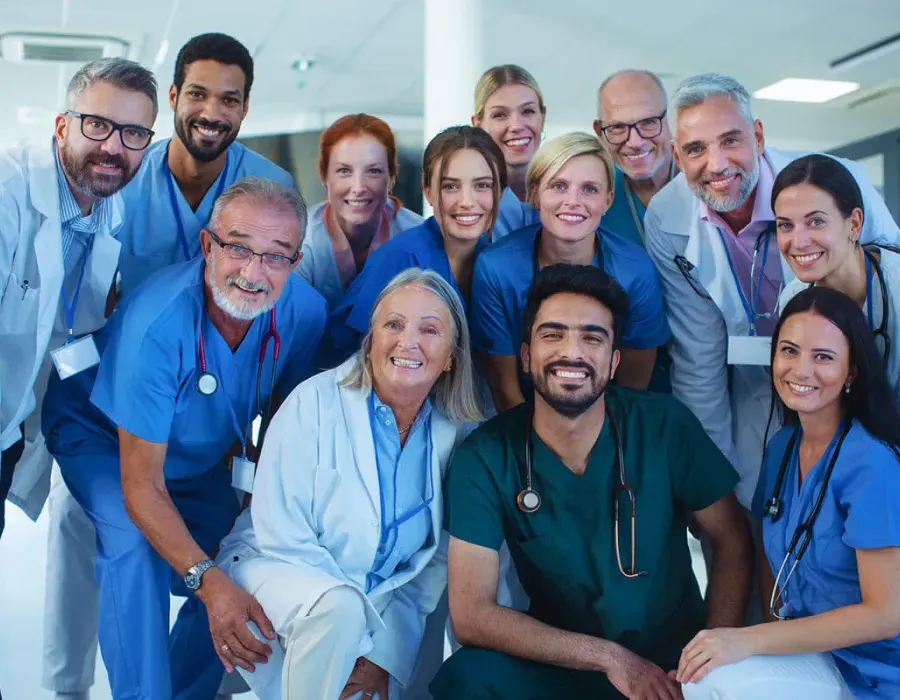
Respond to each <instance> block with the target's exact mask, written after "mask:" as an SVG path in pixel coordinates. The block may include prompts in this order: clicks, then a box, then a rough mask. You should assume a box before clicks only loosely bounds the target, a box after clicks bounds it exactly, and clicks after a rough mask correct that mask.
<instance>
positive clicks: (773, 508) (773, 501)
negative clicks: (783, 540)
mask: <svg viewBox="0 0 900 700" xmlns="http://www.w3.org/2000/svg"><path fill="white" fill-rule="evenodd" d="M763 511H764V512H765V514H766V515H768V516H769V517H770V518H772V522H775V521H776V520H778V518H780V517H781V500H780V499H778V498H770V499H769V500H768V501H766V505H765V506H764V507H763Z"/></svg>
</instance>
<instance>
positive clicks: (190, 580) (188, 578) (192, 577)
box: [184, 571, 200, 591]
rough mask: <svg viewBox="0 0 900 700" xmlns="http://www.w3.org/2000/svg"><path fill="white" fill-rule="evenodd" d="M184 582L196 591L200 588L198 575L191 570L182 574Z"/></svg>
mask: <svg viewBox="0 0 900 700" xmlns="http://www.w3.org/2000/svg"><path fill="white" fill-rule="evenodd" d="M184 583H185V584H186V585H187V587H188V588H190V589H191V590H192V591H196V590H197V589H198V588H200V577H199V576H197V574H195V573H194V572H193V571H188V572H187V573H186V574H185V575H184Z"/></svg>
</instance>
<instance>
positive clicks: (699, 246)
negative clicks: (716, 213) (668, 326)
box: [684, 218, 750, 335]
mask: <svg viewBox="0 0 900 700" xmlns="http://www.w3.org/2000/svg"><path fill="white" fill-rule="evenodd" d="M684 257H685V258H687V260H688V261H689V262H690V263H691V264H692V265H694V270H693V274H694V275H695V276H696V280H697V282H699V283H700V284H701V285H702V286H703V288H704V289H705V290H706V292H707V294H709V296H710V297H712V300H713V302H714V303H715V305H716V306H718V307H719V310H720V311H721V312H722V316H723V317H724V318H725V325H726V327H727V328H728V334H729V335H747V334H748V333H749V332H750V324H749V322H748V321H747V315H746V313H744V307H743V305H742V304H741V298H740V296H739V295H738V289H737V286H736V285H735V282H734V277H733V276H732V274H731V271H730V269H729V267H728V257H727V256H726V253H725V246H724V245H723V243H722V239H721V238H720V237H719V232H718V231H717V230H716V227H715V225H713V224H711V223H707V222H705V221H702V220H701V219H699V218H697V220H696V222H695V223H694V226H693V228H692V229H691V233H690V236H689V237H688V243H687V246H686V247H685V249H684ZM698 332H700V329H698Z"/></svg>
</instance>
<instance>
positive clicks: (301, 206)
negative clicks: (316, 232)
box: [207, 177, 307, 250]
mask: <svg viewBox="0 0 900 700" xmlns="http://www.w3.org/2000/svg"><path fill="white" fill-rule="evenodd" d="M241 197H249V198H251V199H253V200H255V201H257V202H258V203H260V204H263V205H265V206H270V207H272V208H273V209H278V210H281V211H290V212H293V213H294V214H295V215H296V217H297V220H298V221H299V222H300V241H299V243H298V244H297V249H298V250H299V248H300V246H301V245H303V237H304V235H305V234H306V218H307V217H306V202H305V201H304V199H303V197H302V196H301V194H300V193H299V192H298V191H297V190H295V189H288V188H286V187H282V186H281V185H279V184H278V183H277V182H275V181H273V180H267V179H265V178H262V177H245V178H244V179H243V180H238V181H237V182H235V183H234V184H233V185H232V186H231V187H229V188H228V189H227V190H225V191H224V192H223V193H222V194H221V195H219V198H218V199H217V200H216V202H215V204H213V210H212V215H211V216H210V217H209V225H208V227H207V228H209V230H210V231H213V232H216V231H217V230H218V228H219V218H220V217H221V216H222V212H223V211H224V210H225V208H226V207H227V206H228V205H229V204H230V203H231V202H233V201H234V200H236V199H240V198H241Z"/></svg>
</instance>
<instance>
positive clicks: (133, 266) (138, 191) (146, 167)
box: [116, 139, 297, 297]
mask: <svg viewBox="0 0 900 700" xmlns="http://www.w3.org/2000/svg"><path fill="white" fill-rule="evenodd" d="M170 141H171V139H163V140H162V141H157V142H156V143H154V144H153V145H151V146H150V147H149V148H148V149H147V153H146V155H145V156H144V161H143V163H142V164H141V167H140V169H139V170H138V172H137V175H135V177H134V179H133V180H132V181H131V182H130V183H128V185H127V186H126V187H125V189H123V190H122V199H123V203H124V205H125V221H124V223H123V225H122V227H121V228H120V229H119V231H118V233H117V234H116V238H117V239H118V240H119V241H120V242H121V244H122V250H121V252H120V253H119V272H120V274H121V283H120V292H121V295H122V296H123V297H127V296H128V295H129V294H131V293H132V292H133V291H134V290H135V288H136V287H137V286H138V285H139V284H140V283H141V282H143V281H144V280H145V279H147V278H148V277H149V276H150V275H152V274H153V273H154V272H158V271H159V270H161V269H163V268H164V267H168V266H169V265H174V264H175V263H179V262H184V260H185V255H184V247H183V246H182V244H181V239H180V236H179V235H178V221H179V219H180V221H181V224H182V226H183V227H184V236H185V239H186V240H187V245H188V250H189V252H190V254H191V256H192V257H193V256H196V255H199V253H200V229H201V228H203V227H204V226H206V224H207V223H208V222H209V217H210V216H211V215H212V210H213V204H214V203H215V201H216V199H217V198H218V196H219V195H220V194H221V193H222V192H224V191H225V190H227V189H228V188H229V187H230V186H231V185H233V184H234V183H235V182H237V181H238V180H243V179H244V178H245V177H250V176H256V177H263V178H266V179H268V180H274V181H275V182H277V183H279V184H280V185H282V186H283V187H286V188H288V189H292V190H295V189H297V186H296V185H295V184H294V178H293V177H291V175H290V173H288V172H287V171H286V170H283V169H282V168H279V167H278V166H277V165H275V164H274V163H273V162H271V161H269V160H267V159H266V158H264V157H263V156H261V155H259V154H258V153H256V152H255V151H251V150H250V149H249V148H247V147H246V146H244V145H243V144H240V143H238V142H235V143H233V144H231V146H229V148H228V156H227V161H226V163H225V167H224V168H223V169H222V172H221V173H219V177H218V178H216V181H215V182H213V184H212V186H211V187H210V188H209V190H208V191H207V193H206V195H205V196H204V197H203V201H202V202H200V206H199V207H197V211H192V210H191V207H190V205H189V204H188V203H187V200H186V199H185V198H184V195H183V194H182V193H181V190H180V189H179V187H178V183H177V182H176V181H175V178H174V177H173V176H172V173H171V172H170V171H169V166H168V161H167V154H168V149H169V142H170ZM169 184H171V185H172V189H171V192H174V195H175V201H176V202H177V207H178V211H177V212H176V211H175V209H174V208H173V206H172V198H171V196H170V189H169ZM176 217H178V218H177V219H176Z"/></svg>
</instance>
